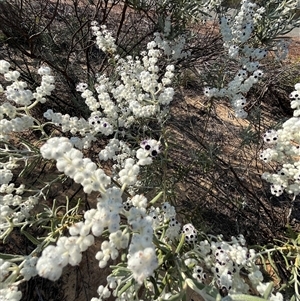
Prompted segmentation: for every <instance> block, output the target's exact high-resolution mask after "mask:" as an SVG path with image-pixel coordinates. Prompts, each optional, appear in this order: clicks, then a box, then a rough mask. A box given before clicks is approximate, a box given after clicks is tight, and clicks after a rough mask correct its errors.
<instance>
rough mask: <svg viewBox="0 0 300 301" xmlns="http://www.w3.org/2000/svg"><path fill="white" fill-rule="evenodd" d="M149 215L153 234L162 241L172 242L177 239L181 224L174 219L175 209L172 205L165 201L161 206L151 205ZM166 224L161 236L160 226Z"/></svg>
mask: <svg viewBox="0 0 300 301" xmlns="http://www.w3.org/2000/svg"><path fill="white" fill-rule="evenodd" d="M149 215H150V216H151V217H152V227H153V229H154V231H155V234H156V235H157V236H158V237H160V240H162V241H164V242H172V241H174V240H175V239H178V238H179V236H180V232H181V224H180V223H179V222H178V221H177V219H176V211H175V208H174V206H172V205H171V204H170V203H168V202H165V203H163V204H162V206H161V207H153V206H152V207H151V208H150V209H149ZM166 224H167V225H168V227H167V229H166V231H165V233H164V236H163V237H161V227H162V226H163V225H166Z"/></svg>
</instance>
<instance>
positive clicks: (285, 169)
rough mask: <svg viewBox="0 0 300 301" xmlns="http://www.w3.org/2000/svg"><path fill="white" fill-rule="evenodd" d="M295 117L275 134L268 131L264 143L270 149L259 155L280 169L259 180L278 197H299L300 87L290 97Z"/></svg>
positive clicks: (267, 173) (266, 173)
mask: <svg viewBox="0 0 300 301" xmlns="http://www.w3.org/2000/svg"><path fill="white" fill-rule="evenodd" d="M290 98H291V107H292V109H294V117H291V118H290V119H288V120H287V121H285V122H284V123H283V124H282V126H281V128H280V129H279V130H277V131H275V130H269V131H267V132H266V133H265V135H264V141H265V143H266V144H268V145H269V146H270V147H269V148H267V149H265V150H264V151H263V152H262V153H261V154H260V159H261V160H263V161H264V162H266V163H271V162H276V163H277V164H279V165H281V167H280V168H279V169H278V171H277V173H269V172H265V173H264V174H263V175H262V178H263V179H264V180H266V181H268V182H270V183H271V193H272V194H273V195H276V196H280V195H281V194H282V193H283V192H284V191H286V192H287V193H289V194H293V195H295V196H296V195H298V194H299V193H300V161H299V157H300V84H299V83H298V84H296V85H295V91H293V92H292V93H291V94H290Z"/></svg>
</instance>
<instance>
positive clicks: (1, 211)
mask: <svg viewBox="0 0 300 301" xmlns="http://www.w3.org/2000/svg"><path fill="white" fill-rule="evenodd" d="M24 188H25V186H24V185H23V184H21V185H20V186H19V187H15V184H14V183H10V184H2V185H1V186H0V193H1V195H0V238H2V237H4V236H5V234H6V233H8V232H10V231H11V222H13V223H19V222H22V221H24V220H25V219H26V218H28V217H29V216H30V212H31V210H32V209H33V208H34V207H35V205H36V204H37V202H38V197H37V196H34V195H33V196H28V197H25V198H24V197H22V196H21V195H22V194H23V192H24ZM10 221H11V222H10Z"/></svg>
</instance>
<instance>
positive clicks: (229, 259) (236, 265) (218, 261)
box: [185, 225, 282, 300]
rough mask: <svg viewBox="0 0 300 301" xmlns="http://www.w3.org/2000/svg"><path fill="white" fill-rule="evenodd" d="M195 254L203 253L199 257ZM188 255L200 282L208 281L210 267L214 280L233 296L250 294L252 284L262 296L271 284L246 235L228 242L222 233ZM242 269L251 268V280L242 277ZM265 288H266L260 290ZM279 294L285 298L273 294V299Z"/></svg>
mask: <svg viewBox="0 0 300 301" xmlns="http://www.w3.org/2000/svg"><path fill="white" fill-rule="evenodd" d="M189 227H190V225H189ZM195 254H197V255H196V256H199V257H198V259H196V258H195V256H194V255H195ZM185 257H186V259H185V264H186V265H187V266H189V267H193V277H194V278H195V279H196V280H197V281H198V282H200V283H201V282H203V283H205V281H206V279H207V277H206V273H205V272H204V271H205V270H208V269H210V271H211V272H212V273H213V275H214V278H213V281H215V283H216V285H217V286H218V287H219V288H220V289H224V290H226V291H227V292H228V293H229V295H234V294H241V293H245V294H246V293H248V292H249V289H250V287H249V284H251V286H252V287H254V288H255V289H257V290H258V291H259V293H260V294H261V295H262V296H263V295H264V293H265V290H266V285H267V284H266V283H263V282H262V281H263V274H262V273H261V271H260V269H259V265H257V264H255V257H256V253H255V251H254V250H253V249H248V248H247V247H246V246H245V239H244V237H243V235H239V236H238V237H232V238H231V241H229V242H226V241H224V239H223V237H222V236H218V237H211V238H210V240H203V241H201V242H200V243H199V244H196V245H195V247H194V249H193V250H191V251H190V252H187V253H186V254H185ZM241 270H243V271H247V275H248V280H246V279H244V278H243V277H241V275H240V272H241ZM262 287H264V288H265V289H260V288H262ZM277 297H281V298H282V295H281V294H280V293H277V294H276V295H274V294H271V296H270V299H269V300H277V299H275V298H277ZM278 300H280V299H278Z"/></svg>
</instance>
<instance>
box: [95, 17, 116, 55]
mask: <svg viewBox="0 0 300 301" xmlns="http://www.w3.org/2000/svg"><path fill="white" fill-rule="evenodd" d="M91 25H92V26H91V29H92V31H93V33H94V35H95V36H96V44H97V45H98V47H99V48H100V49H101V50H102V51H103V52H108V53H109V52H116V50H117V47H116V45H115V39H114V38H113V37H112V35H111V32H110V31H108V30H107V29H106V26H105V25H101V26H100V27H99V26H98V22H97V21H92V23H91Z"/></svg>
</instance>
